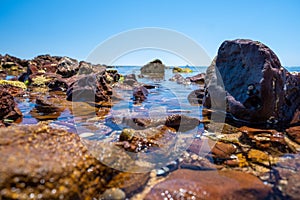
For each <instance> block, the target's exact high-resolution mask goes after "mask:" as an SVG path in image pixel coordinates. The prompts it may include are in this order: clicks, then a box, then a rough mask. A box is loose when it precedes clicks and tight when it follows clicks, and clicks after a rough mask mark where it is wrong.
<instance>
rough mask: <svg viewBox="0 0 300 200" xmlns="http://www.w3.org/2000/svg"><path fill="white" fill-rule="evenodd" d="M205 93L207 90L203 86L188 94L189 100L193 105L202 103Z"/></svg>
mask: <svg viewBox="0 0 300 200" xmlns="http://www.w3.org/2000/svg"><path fill="white" fill-rule="evenodd" d="M204 95H205V91H204V89H203V88H201V89H198V90H194V91H193V92H191V93H190V94H189V96H188V100H189V102H190V104H191V105H202V100H203V97H204Z"/></svg>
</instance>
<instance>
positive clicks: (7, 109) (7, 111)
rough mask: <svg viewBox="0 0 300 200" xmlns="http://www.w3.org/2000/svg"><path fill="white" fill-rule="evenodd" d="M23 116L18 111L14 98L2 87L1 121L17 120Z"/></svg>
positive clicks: (0, 97) (0, 93)
mask: <svg viewBox="0 0 300 200" xmlns="http://www.w3.org/2000/svg"><path fill="white" fill-rule="evenodd" d="M21 116H22V113H21V111H20V110H19V109H18V107H17V105H16V103H15V100H14V97H13V96H12V95H11V94H10V93H9V92H8V91H7V90H5V89H4V88H3V87H2V86H0V121H1V120H13V121H14V120H16V119H18V118H20V117H21Z"/></svg>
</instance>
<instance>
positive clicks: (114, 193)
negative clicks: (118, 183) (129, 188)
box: [100, 188, 126, 200]
mask: <svg viewBox="0 0 300 200" xmlns="http://www.w3.org/2000/svg"><path fill="white" fill-rule="evenodd" d="M125 198H126V194H125V192H123V191H122V190H121V189H119V188H110V189H107V190H105V192H104V193H103V194H102V197H101V198H100V200H102V199H103V200H124V199H125Z"/></svg>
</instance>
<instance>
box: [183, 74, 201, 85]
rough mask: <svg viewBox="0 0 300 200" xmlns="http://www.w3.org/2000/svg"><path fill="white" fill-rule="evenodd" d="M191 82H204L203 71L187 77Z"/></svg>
mask: <svg viewBox="0 0 300 200" xmlns="http://www.w3.org/2000/svg"><path fill="white" fill-rule="evenodd" d="M187 79H189V80H190V81H191V82H193V83H198V84H204V81H205V73H200V74H197V75H195V76H192V77H188V78H187Z"/></svg>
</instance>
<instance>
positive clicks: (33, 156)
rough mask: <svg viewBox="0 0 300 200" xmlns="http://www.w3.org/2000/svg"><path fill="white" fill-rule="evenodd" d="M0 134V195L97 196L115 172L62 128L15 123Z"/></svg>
mask: <svg viewBox="0 0 300 200" xmlns="http://www.w3.org/2000/svg"><path fill="white" fill-rule="evenodd" d="M8 133H9V134H8ZM0 138H1V139H0V155H1V156H0V160H1V163H5V165H2V167H1V170H0V195H1V198H3V199H30V198H34V199H92V198H93V197H96V198H97V197H98V196H99V194H100V193H101V192H104V190H105V185H106V184H107V183H108V182H109V180H110V179H111V178H112V176H113V174H114V170H112V169H110V168H108V167H106V166H104V165H102V164H101V163H100V162H99V161H98V160H96V159H95V158H94V157H92V156H90V155H89V153H88V151H87V149H86V148H85V146H84V145H83V144H82V143H81V142H80V138H79V137H78V136H77V135H75V134H73V133H69V132H66V131H64V130H59V129H52V128H50V127H49V126H47V125H45V124H40V125H34V126H17V127H10V128H4V129H3V128H2V129H0Z"/></svg>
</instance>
